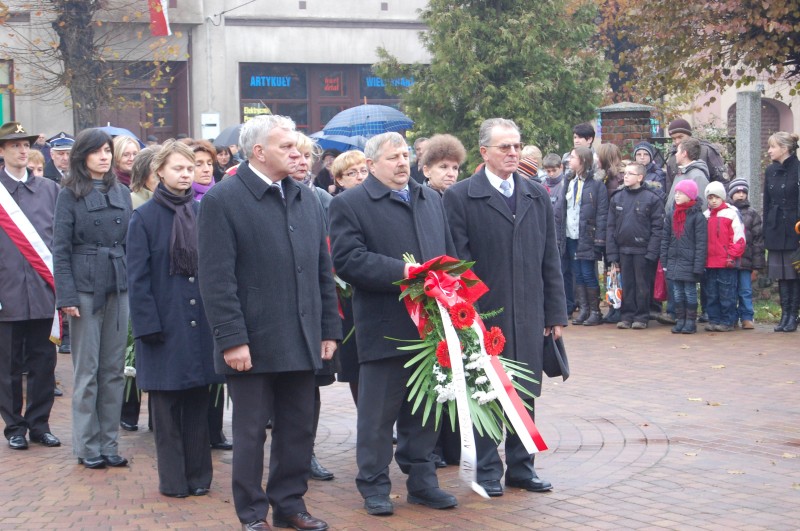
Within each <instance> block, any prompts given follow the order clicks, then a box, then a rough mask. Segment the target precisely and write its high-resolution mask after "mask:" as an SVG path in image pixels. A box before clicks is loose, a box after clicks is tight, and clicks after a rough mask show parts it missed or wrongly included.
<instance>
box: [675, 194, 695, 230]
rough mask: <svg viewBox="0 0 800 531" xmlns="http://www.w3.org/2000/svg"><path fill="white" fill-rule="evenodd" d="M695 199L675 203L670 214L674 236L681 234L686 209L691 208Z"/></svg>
mask: <svg viewBox="0 0 800 531" xmlns="http://www.w3.org/2000/svg"><path fill="white" fill-rule="evenodd" d="M696 203H697V201H688V202H686V203H681V204H680V205H679V204H678V203H675V212H674V214H673V215H672V232H674V233H675V237H676V238H680V237H681V236H683V229H684V226H685V225H686V211H687V210H689V209H690V208H692V207H693V206H694V205H695V204H696Z"/></svg>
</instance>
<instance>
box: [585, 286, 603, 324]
mask: <svg viewBox="0 0 800 531" xmlns="http://www.w3.org/2000/svg"><path fill="white" fill-rule="evenodd" d="M586 299H587V301H586V304H587V306H588V308H589V318H588V319H586V320H585V321H584V322H583V326H597V325H599V324H601V323H602V322H603V315H602V314H601V313H600V288H599V287H592V288H589V287H587V288H586Z"/></svg>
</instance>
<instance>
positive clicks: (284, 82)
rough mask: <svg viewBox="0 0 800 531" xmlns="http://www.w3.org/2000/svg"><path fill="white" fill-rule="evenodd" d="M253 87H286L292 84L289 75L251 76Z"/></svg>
mask: <svg viewBox="0 0 800 531" xmlns="http://www.w3.org/2000/svg"><path fill="white" fill-rule="evenodd" d="M250 86H251V87H286V88H289V87H291V86H292V78H291V77H289V76H250Z"/></svg>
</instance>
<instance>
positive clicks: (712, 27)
mask: <svg viewBox="0 0 800 531" xmlns="http://www.w3.org/2000/svg"><path fill="white" fill-rule="evenodd" d="M600 6H601V10H602V11H603V13H604V14H605V16H604V17H603V18H602V20H603V27H602V28H601V34H603V35H605V38H606V41H605V43H606V44H607V45H610V44H612V42H613V40H614V39H617V40H623V39H624V40H627V41H629V42H630V43H631V44H632V46H630V47H629V48H628V49H625V50H622V54H621V56H620V60H619V62H618V64H617V67H618V68H619V69H620V71H622V69H623V68H628V69H631V70H632V73H631V74H630V75H628V76H627V79H625V88H626V89H627V90H632V91H634V92H636V93H639V94H641V95H643V96H646V97H649V98H653V99H657V98H660V97H662V96H664V95H670V96H671V97H672V96H680V95H696V94H697V93H698V92H706V91H713V90H715V89H725V88H727V87H731V86H735V87H740V86H744V85H749V84H751V83H753V82H754V81H756V80H765V81H766V82H768V83H785V86H786V88H787V92H788V94H789V95H790V96H794V95H795V94H798V93H800V45H798V43H800V2H798V1H797V0H758V1H741V0H717V1H715V2H697V1H696V0H600Z"/></svg>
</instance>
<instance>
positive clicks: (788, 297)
mask: <svg viewBox="0 0 800 531" xmlns="http://www.w3.org/2000/svg"><path fill="white" fill-rule="evenodd" d="M797 141H798V135H797V134H789V133H783V132H780V133H775V134H774V135H772V136H771V137H769V150H768V152H769V158H770V159H771V160H772V164H770V165H769V166H768V167H767V170H766V176H765V179H764V247H766V248H767V250H768V251H769V253H768V259H767V260H768V263H767V268H768V273H769V277H770V278H772V279H777V280H778V286H779V289H780V296H781V321H780V323H778V326H776V327H775V331H776V332H794V331H795V330H797V319H798V317H797V313H798V311H799V310H800V278H798V275H797V272H796V271H795V270H794V268H793V267H792V260H791V257H792V255H793V254H794V253H795V251H797V248H798V245H799V244H798V235H797V234H796V233H795V230H794V227H795V224H797V222H798V221H800V162H798V160H797Z"/></svg>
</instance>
